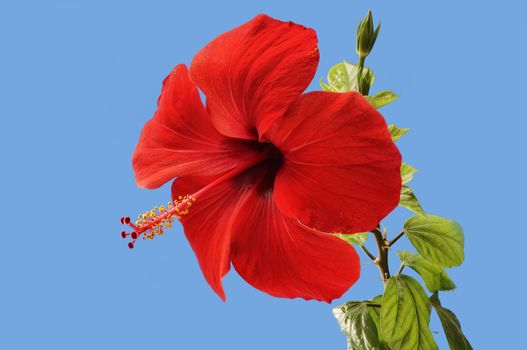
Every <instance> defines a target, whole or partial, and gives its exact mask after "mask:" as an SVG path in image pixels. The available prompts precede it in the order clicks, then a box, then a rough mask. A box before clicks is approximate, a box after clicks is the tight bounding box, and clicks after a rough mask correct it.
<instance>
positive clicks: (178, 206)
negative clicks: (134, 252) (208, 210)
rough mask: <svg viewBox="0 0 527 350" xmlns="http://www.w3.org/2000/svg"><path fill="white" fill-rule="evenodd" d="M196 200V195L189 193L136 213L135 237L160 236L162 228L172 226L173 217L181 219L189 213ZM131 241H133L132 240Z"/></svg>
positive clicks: (149, 237)
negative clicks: (162, 204)
mask: <svg viewBox="0 0 527 350" xmlns="http://www.w3.org/2000/svg"><path fill="white" fill-rule="evenodd" d="M195 202H196V197H193V196H191V195H186V196H179V197H178V199H176V200H174V201H173V202H169V203H168V204H167V205H166V207H165V206H160V207H154V208H153V209H151V210H148V211H146V212H144V213H143V214H139V215H138V219H137V220H136V221H135V226H136V229H135V232H136V233H137V237H139V236H140V235H141V234H142V235H143V237H142V239H143V240H152V239H154V238H155V237H156V236H162V235H163V233H164V230H166V229H169V228H171V227H172V224H173V223H174V219H176V218H177V219H181V217H182V216H184V215H187V214H188V213H189V208H190V207H191V206H192V205H193V204H194V203H195ZM132 243H133V242H132Z"/></svg>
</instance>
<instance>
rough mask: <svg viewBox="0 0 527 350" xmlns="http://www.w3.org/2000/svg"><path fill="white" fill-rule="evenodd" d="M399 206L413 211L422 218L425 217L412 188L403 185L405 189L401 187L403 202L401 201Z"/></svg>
mask: <svg viewBox="0 0 527 350" xmlns="http://www.w3.org/2000/svg"><path fill="white" fill-rule="evenodd" d="M399 205H400V206H401V207H405V208H406V209H408V210H411V211H413V212H414V213H416V214H419V215H422V216H424V215H425V211H424V210H423V207H422V206H421V204H420V203H419V201H418V200H417V197H416V196H415V194H414V191H413V190H412V188H411V187H410V186H407V185H403V187H401V200H400V201H399Z"/></svg>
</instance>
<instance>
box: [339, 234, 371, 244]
mask: <svg viewBox="0 0 527 350" xmlns="http://www.w3.org/2000/svg"><path fill="white" fill-rule="evenodd" d="M335 236H337V237H338V238H340V239H343V240H345V241H346V242H348V243H349V244H355V245H362V244H364V243H365V242H366V241H367V240H368V232H360V233H352V234H342V233H335Z"/></svg>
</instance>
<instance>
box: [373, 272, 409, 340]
mask: <svg viewBox="0 0 527 350" xmlns="http://www.w3.org/2000/svg"><path fill="white" fill-rule="evenodd" d="M415 318H416V315H415V306H414V303H413V299H412V295H411V292H410V290H409V289H408V287H407V286H406V284H405V283H404V281H402V280H401V279H400V278H399V276H394V277H392V278H390V279H389V280H388V283H387V284H386V289H385V290H384V295H383V297H382V307H381V330H382V337H383V338H384V339H385V340H386V341H387V342H395V341H397V340H400V339H402V338H404V336H405V335H406V333H408V330H409V329H410V327H411V326H412V323H413V321H414V319H415Z"/></svg>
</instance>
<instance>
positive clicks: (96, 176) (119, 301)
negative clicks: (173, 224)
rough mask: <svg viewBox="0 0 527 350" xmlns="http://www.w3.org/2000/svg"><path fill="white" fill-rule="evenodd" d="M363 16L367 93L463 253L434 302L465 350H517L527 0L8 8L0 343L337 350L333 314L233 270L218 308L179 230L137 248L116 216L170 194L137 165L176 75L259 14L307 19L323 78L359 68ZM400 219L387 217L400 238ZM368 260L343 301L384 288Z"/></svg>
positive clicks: (0, 109) (3, 60)
mask: <svg viewBox="0 0 527 350" xmlns="http://www.w3.org/2000/svg"><path fill="white" fill-rule="evenodd" d="M368 8H372V9H373V10H374V16H375V19H376V20H379V19H380V20H381V21H382V30H381V34H380V37H379V39H378V43H377V45H376V47H375V49H374V52H373V56H372V57H371V58H369V59H368V61H367V64H368V65H369V66H371V67H372V69H373V70H374V71H375V73H376V74H377V78H378V79H377V83H376V85H375V86H374V88H373V89H372V90H373V91H374V92H375V91H379V90H381V89H386V88H389V89H393V90H395V91H396V92H398V93H400V94H401V98H400V99H399V100H398V101H396V103H394V104H393V105H391V106H388V107H386V108H384V109H383V113H384V114H385V115H386V117H387V119H388V120H389V121H390V122H395V123H397V124H398V125H399V126H402V127H411V128H412V130H411V132H410V133H409V134H408V135H407V136H406V137H404V139H402V140H401V141H400V143H399V146H400V147H401V150H402V152H403V154H404V158H405V160H406V161H407V162H409V163H411V164H413V165H414V166H416V167H417V168H419V169H421V172H420V173H419V174H418V176H417V178H416V179H415V181H414V183H413V187H414V188H415V191H416V193H417V195H418V196H419V197H420V199H421V202H422V204H423V206H424V207H425V209H426V210H427V211H428V212H430V213H435V214H439V215H442V216H445V217H449V218H453V219H457V220H458V221H460V222H461V223H462V225H463V226H464V228H465V234H466V262H465V264H464V265H463V266H462V267H461V268H456V269H453V270H451V272H450V274H451V276H452V278H453V279H454V280H455V282H456V283H457V284H458V289H457V290H456V291H455V292H453V293H446V294H445V295H444V296H443V297H442V299H443V304H444V305H445V306H447V307H450V308H452V309H453V310H454V311H455V312H456V313H457V314H458V316H459V318H460V319H461V321H462V325H463V329H464V330H465V332H466V334H467V336H468V337H469V338H470V340H471V342H472V343H473V345H474V348H476V349H496V348H502V349H505V348H518V345H517V343H518V341H519V340H518V339H520V338H523V332H524V331H523V327H522V324H523V325H524V323H522V321H521V320H523V316H522V315H523V314H524V313H525V311H526V310H525V306H524V305H523V304H522V302H521V300H522V298H521V297H520V296H521V294H522V293H523V292H524V287H525V282H524V281H525V276H524V275H523V271H524V270H525V268H524V265H525V263H524V258H525V256H524V255H525V254H524V253H523V252H524V251H525V241H524V239H523V237H524V236H523V233H524V225H523V224H522V220H523V219H524V218H525V210H526V209H527V208H526V206H525V202H524V198H525V195H526V188H525V184H524V181H525V178H527V176H526V174H525V173H526V170H525V169H526V167H525V160H526V157H525V141H524V135H525V128H526V126H527V123H526V117H527V116H526V114H525V112H524V108H523V104H524V102H525V98H526V97H525V79H526V71H525V62H526V61H527V55H526V50H525V35H526V34H527V25H526V21H525V18H524V17H525V13H526V11H527V7H526V5H524V2H522V1H472V2H468V1H466V2H465V1H464V2H461V1H440V2H439V1H437V2H433V3H432V2H423V1H383V2H381V1H341V2H337V1H316V2H315V1H312V2H307V1H287V2H286V1H278V0H276V1H243V2H242V1H239V2H234V1H208V2H204V1H189V2H185V3H181V2H176V1H148V2H146V1H145V2H142V3H141V2H137V1H34V2H28V1H6V0H1V2H0V50H1V51H0V52H1V53H0V101H1V103H0V118H1V124H0V125H1V126H0V133H1V137H0V154H1V162H2V165H1V168H2V171H1V173H0V181H1V182H0V183H1V197H0V205H1V213H2V224H1V238H2V240H1V244H0V280H1V286H0V348H2V349H130V350H132V349H211V348H214V349H254V350H256V349H345V339H344V337H343V336H342V335H341V334H340V331H339V329H338V327H337V324H336V323H335V321H334V319H333V316H332V314H331V308H330V306H329V305H327V304H324V303H318V302H304V301H302V300H281V299H274V298H271V297H269V296H267V295H265V294H263V293H261V292H259V291H257V290H255V289H253V288H251V287H250V286H249V285H247V284H246V283H244V282H243V281H242V280H241V278H240V277H239V276H237V275H236V274H235V273H234V272H231V274H229V275H228V277H227V278H226V279H225V288H226V291H227V297H228V300H227V303H223V302H221V300H220V299H219V298H218V297H217V296H216V295H215V294H214V293H213V292H212V291H211V290H210V288H209V287H208V286H207V284H206V283H205V280H204V279H203V278H202V275H201V273H200V271H199V268H198V265H197V263H196V260H195V257H194V255H193V253H192V252H191V249H190V247H189V245H188V244H187V242H186V241H185V239H184V237H183V235H182V232H181V229H180V228H179V227H178V228H177V229H175V230H172V231H170V233H169V234H166V235H165V236H164V237H162V238H161V239H157V240H155V241H153V242H148V243H145V242H141V244H140V245H139V246H138V247H137V248H136V249H135V250H134V251H130V250H129V249H128V248H127V247H126V243H125V242H124V241H123V240H122V239H121V238H120V236H119V232H120V231H121V229H122V228H121V226H120V225H119V223H118V220H119V217H121V216H122V215H134V214H135V213H137V212H139V211H143V210H146V209H149V208H150V207H151V206H153V205H157V204H164V203H166V202H167V201H168V200H169V189H168V188H167V187H166V186H165V187H163V188H162V189H160V190H157V191H147V190H140V189H137V188H136V186H135V183H134V180H133V173H132V168H131V164H130V157H131V154H132V151H133V149H134V147H135V144H136V141H137V139H138V136H139V133H140V130H141V127H142V125H143V124H144V123H145V122H146V120H147V119H148V118H150V117H151V115H152V113H153V112H154V110H155V108H156V100H157V96H158V94H159V91H160V87H161V81H162V79H163V78H164V77H165V75H167V74H168V73H169V72H170V70H171V68H172V67H173V66H175V65H176V64H177V63H180V62H183V63H189V62H190V60H191V58H192V56H193V55H194V54H195V53H196V52H197V51H198V50H199V49H200V48H201V47H202V46H203V45H204V44H206V43H207V42H208V41H210V40H211V39H212V38H214V37H215V36H216V35H218V34H220V33H222V32H224V31H226V30H228V29H230V28H232V27H235V26H237V25H239V24H241V23H243V22H245V21H247V20H249V19H250V18H252V17H253V16H254V15H256V14H258V13H262V12H263V13H267V14H270V15H272V16H274V17H276V18H279V19H282V20H292V21H295V22H297V23H301V24H304V25H306V26H309V27H312V28H315V29H316V30H317V33H318V37H319V42H320V52H321V61H320V66H319V70H318V72H317V75H316V79H315V81H314V82H313V84H312V85H311V87H310V88H311V89H319V87H318V79H319V78H320V77H325V73H326V72H327V70H328V68H329V67H330V66H331V65H333V64H335V63H337V62H339V61H340V60H342V59H351V60H355V55H354V28H355V25H356V24H357V23H358V21H359V19H360V18H362V17H363V16H364V14H365V13H366V11H367V9H368ZM408 216H409V212H407V211H405V210H404V209H398V210H397V211H396V213H395V215H394V216H392V217H390V219H389V220H387V221H386V224H387V226H388V228H389V229H390V230H391V232H392V233H395V231H397V230H398V228H400V226H401V224H402V222H403V220H404V219H405V218H406V217H408ZM400 246H401V248H409V247H408V244H407V242H402V243H400ZM395 260H397V258H396V257H395V256H394V257H393V258H392V262H393V266H392V269H396V268H397V265H398V264H397V262H396V261H395ZM364 263H365V265H364V268H363V277H362V279H361V280H360V281H359V283H358V284H357V285H356V286H355V287H353V288H352V289H351V290H350V291H349V292H348V293H347V294H346V295H345V296H344V297H343V298H342V299H340V300H338V301H337V302H336V304H337V303H338V302H343V301H346V300H349V299H362V298H368V297H371V296H373V295H376V294H378V293H380V292H381V283H380V281H379V277H378V272H377V270H376V268H375V267H374V266H372V265H371V264H368V262H367V260H366V259H365V260H364ZM432 327H433V329H434V330H436V331H438V332H439V334H437V335H436V339H437V342H438V343H439V345H440V348H441V349H447V348H448V346H447V345H446V341H445V340H444V338H443V336H442V334H441V329H440V325H439V324H438V322H437V320H435V318H434V320H433V321H432Z"/></svg>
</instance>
